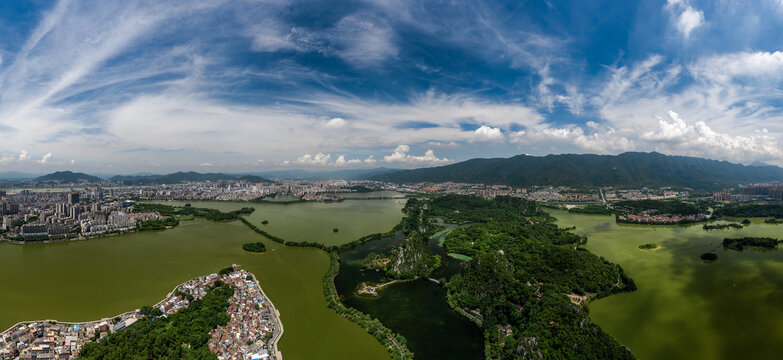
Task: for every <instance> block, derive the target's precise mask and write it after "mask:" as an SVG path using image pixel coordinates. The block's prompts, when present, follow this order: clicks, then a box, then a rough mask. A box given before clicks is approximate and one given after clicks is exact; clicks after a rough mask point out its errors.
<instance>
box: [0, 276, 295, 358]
mask: <svg viewBox="0 0 783 360" xmlns="http://www.w3.org/2000/svg"><path fill="white" fill-rule="evenodd" d="M232 267H233V268H234V269H235V271H244V272H245V273H247V274H248V275H250V276H252V277H253V283H254V284H255V286H256V289H258V291H259V293H260V294H261V296H262V297H263V299H265V301H266V302H267V303H268V305H269V308H270V310H271V311H270V312H271V313H272V315H273V316H274V319H275V324H274V325H276V327H275V328H276V330H277V331H274V334H273V336H272V339H271V340H270V341H269V342H268V343H267V346H268V347H269V349H270V352H272V356H273V357H272V358H273V359H275V360H282V359H283V357H282V352H281V351H280V349H279V347H278V343H279V341H280V339H281V338H282V336H283V333H284V332H285V330H284V328H283V322H282V320H281V319H280V311H279V310H278V309H277V307H275V305H274V303H273V302H272V299H271V298H270V297H269V296H268V295H267V294H266V293H265V292H264V290H263V287H261V284H260V282H259V281H258V277H257V276H256V275H255V274H253V273H251V272H249V271H246V270H242V269H241V266H240V265H237V264H233V265H232ZM210 275H211V274H208V275H202V276H197V277H194V278H191V279H188V280H186V281H184V282H182V283H180V284H177V285H176V286H175V287H174V288H173V289H172V290H171V291H169V292H168V293H167V294H166V296H165V297H164V298H163V299H161V300H160V301H158V302H157V303H155V304H154V305H152V308H161V307H162V306H164V305H165V304H166V303H167V302H170V301H171V299H172V298H173V297H174V296H175V295H174V294H175V293H176V292H177V291H178V290H180V289H181V288H183V287H184V286H186V285H187V284H188V283H189V282H192V281H194V280H197V279H201V278H208V277H210ZM218 279H220V276H218ZM188 306H189V305H188ZM165 315H166V314H165V313H164V316H165ZM148 316H149V315H143V314H141V309H140V308H139V309H135V310H130V311H125V312H122V313H120V314H117V315H114V316H108V317H103V318H100V319H97V320H89V321H59V320H56V319H45V320H24V321H19V322H17V323H15V324H13V325H12V326H10V327H8V328H7V329H5V330H3V331H1V332H0V339H1V338H5V337H6V336H7V335H11V334H13V332H14V331H16V329H18V328H19V327H22V326H29V325H35V324H49V325H53V326H56V325H66V326H89V325H95V324H100V323H107V324H114V323H115V322H114V321H113V320H115V319H117V318H120V319H122V320H120V321H121V322H123V321H125V320H127V319H129V318H133V319H134V322H135V321H136V320H138V319H143V318H146V317H148ZM137 318H138V319H137ZM129 327H130V326H129ZM120 331H121V330H120ZM96 341H97V340H96ZM90 342H93V341H90ZM85 344H86V343H85ZM0 350H1V349H0Z"/></svg>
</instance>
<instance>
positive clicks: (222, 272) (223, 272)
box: [218, 266, 234, 275]
mask: <svg viewBox="0 0 783 360" xmlns="http://www.w3.org/2000/svg"><path fill="white" fill-rule="evenodd" d="M232 272H234V267H233V266H229V267H225V268H222V269H220V271H218V274H220V275H228V274H231V273H232Z"/></svg>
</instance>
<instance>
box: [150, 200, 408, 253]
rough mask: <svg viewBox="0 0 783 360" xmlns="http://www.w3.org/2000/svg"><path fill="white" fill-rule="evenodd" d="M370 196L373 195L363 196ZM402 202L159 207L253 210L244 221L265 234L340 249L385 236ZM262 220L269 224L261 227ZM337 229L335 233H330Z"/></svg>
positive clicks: (201, 203) (397, 219) (399, 216)
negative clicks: (375, 235)
mask: <svg viewBox="0 0 783 360" xmlns="http://www.w3.org/2000/svg"><path fill="white" fill-rule="evenodd" d="M364 194H373V193H364ZM405 201H406V200H405V199H385V200H345V201H341V202H330V203H325V202H315V201H311V202H298V203H292V204H274V203H243V202H225V201H161V202H160V203H161V204H170V205H184V204H191V205H192V206H194V207H204V208H212V209H218V210H221V211H230V210H236V209H239V208H242V207H253V208H255V209H256V211H255V212H253V213H252V214H250V215H247V216H246V217H247V219H248V220H250V221H251V222H253V223H254V224H256V225H257V226H258V227H260V228H261V229H263V230H264V231H266V232H268V233H270V234H272V235H275V236H279V237H281V238H283V239H285V240H286V241H311V242H320V243H322V244H324V245H340V244H344V243H348V242H351V241H354V240H356V239H359V238H361V237H362V236H365V235H369V234H373V233H379V232H387V231H389V230H391V229H392V228H393V227H394V226H395V225H397V223H399V222H400V220H401V219H402V211H400V210H402V208H403V207H404V206H405ZM263 220H267V221H269V224H267V225H262V224H261V222H262V221H263ZM335 228H337V230H338V232H334V231H333V230H334V229H335Z"/></svg>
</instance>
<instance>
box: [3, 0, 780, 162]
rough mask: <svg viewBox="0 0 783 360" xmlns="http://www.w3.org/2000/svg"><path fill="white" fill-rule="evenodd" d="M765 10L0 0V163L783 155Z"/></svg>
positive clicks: (771, 158) (776, 7) (653, 4)
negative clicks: (630, 153) (647, 153)
mask: <svg viewBox="0 0 783 360" xmlns="http://www.w3.org/2000/svg"><path fill="white" fill-rule="evenodd" d="M781 22H783V3H781V2H780V1H778V0H763V1H754V2H750V3H747V2H714V1H688V0H668V1H642V2H616V1H614V2H607V1H600V2H590V3H585V2H583V1H565V2H550V1H542V2H531V3H518V2H497V1H489V2H484V1H482V2H468V1H465V2H459V1H458V2H451V3H433V2H423V3H422V2H413V1H380V0H376V1H369V0H368V1H346V2H340V3H333V2H318V1H312V2H311V1H294V0H274V1H189V2H185V3H183V2H179V1H101V2H98V3H93V2H90V3H84V2H78V1H69V0H61V1H35V2H19V1H6V2H3V3H2V4H0V30H2V33H3V36H2V38H0V169H2V170H4V171H20V172H27V173H37V174H42V173H47V172H51V171H55V170H64V169H70V170H79V171H87V172H90V171H92V172H100V173H118V174H126V173H136V172H158V173H163V172H168V171H177V170H197V171H202V172H217V171H222V172H232V171H233V172H237V171H261V170H271V169H292V168H308V169H316V170H321V169H332V170H333V169H339V168H374V167H390V168H411V167H422V166H433V165H442V164H448V163H453V162H456V161H462V160H466V159H469V158H474V157H501V156H502V157H507V156H512V155H517V154H535V155H544V154H549V153H597V154H618V153H621V152H626V151H658V152H661V153H664V154H670V155H691V156H698V157H705V158H710V159H718V160H729V161H732V162H739V163H743V164H751V163H759V162H760V163H766V164H774V165H783V161H782V160H781V158H783V150H781V145H780V142H781V140H783V139H782V138H781V136H783V125H782V124H783V121H782V120H783V119H781V105H782V104H781V102H780V90H781V81H783V53H781V52H780V51H779V50H780V48H781V45H783V43H782V41H781V40H783V39H781V36H782V35H781V32H780V31H778V29H779V28H780V26H781Z"/></svg>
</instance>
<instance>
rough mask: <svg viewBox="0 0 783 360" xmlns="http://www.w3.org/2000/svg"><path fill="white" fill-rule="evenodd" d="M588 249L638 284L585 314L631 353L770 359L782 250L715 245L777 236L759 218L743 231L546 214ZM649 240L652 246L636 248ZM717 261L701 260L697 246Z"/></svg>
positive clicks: (777, 340) (778, 344) (778, 328)
mask: <svg viewBox="0 0 783 360" xmlns="http://www.w3.org/2000/svg"><path fill="white" fill-rule="evenodd" d="M552 214H553V215H554V216H555V217H557V218H558V225H560V226H563V227H570V226H575V227H576V230H574V231H575V232H576V233H578V234H582V235H587V236H588V237H589V239H588V242H587V248H588V249H590V251H592V252H593V253H595V254H597V255H600V256H604V257H605V258H607V259H608V260H609V261H612V262H614V263H617V264H620V265H621V266H622V267H623V268H624V269H625V271H626V273H628V275H630V276H631V277H632V278H633V279H634V281H635V282H636V285H637V286H638V290H637V291H635V292H632V293H624V294H619V295H612V296H610V297H607V298H604V299H601V300H597V301H594V302H592V303H590V305H589V311H590V318H591V319H592V320H593V321H594V322H596V323H597V324H599V325H600V326H601V327H602V328H603V329H604V330H605V331H607V332H608V333H609V334H611V335H613V336H614V337H615V338H617V339H618V340H619V341H620V342H622V343H623V344H626V345H628V346H629V347H630V348H631V351H633V353H634V354H635V355H636V356H637V357H638V358H640V359H743V358H744V359H778V358H780V356H781V355H780V354H781V353H783V249H781V250H772V251H769V250H767V251H761V250H747V249H746V250H745V251H742V252H737V251H730V250H723V249H722V248H721V246H720V244H721V242H722V241H723V238H725V237H743V236H768V237H776V238H783V225H767V224H762V223H760V221H759V220H756V221H754V223H753V224H752V225H750V226H748V227H746V228H744V229H742V230H712V231H705V230H703V229H702V228H701V225H700V224H699V225H692V226H687V227H683V226H645V225H618V224H616V223H615V221H614V218H613V217H612V216H589V215H573V214H568V213H565V212H556V211H553V212H552ZM646 243H656V244H657V245H659V246H662V248H661V249H659V250H640V249H639V248H638V246H639V245H641V244H646ZM711 250H715V252H716V253H717V254H718V260H717V261H715V262H713V263H705V262H703V261H702V260H701V259H700V258H699V255H701V254H702V253H704V252H708V251H711Z"/></svg>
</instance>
